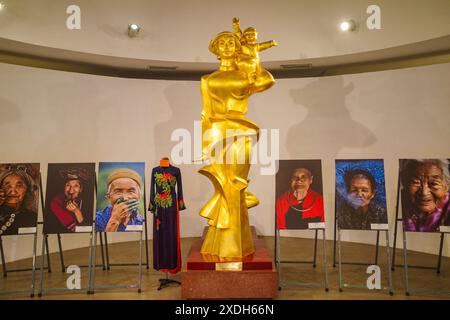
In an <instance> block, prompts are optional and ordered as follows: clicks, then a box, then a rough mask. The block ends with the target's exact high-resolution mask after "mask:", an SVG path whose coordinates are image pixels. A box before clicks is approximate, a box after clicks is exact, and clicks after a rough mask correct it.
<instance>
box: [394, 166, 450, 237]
mask: <svg viewBox="0 0 450 320" xmlns="http://www.w3.org/2000/svg"><path fill="white" fill-rule="evenodd" d="M449 176H450V175H449V161H448V159H423V160H420V159H401V160H400V177H401V184H402V211H403V226H404V228H405V230H406V231H413V232H439V227H440V226H445V225H447V226H448V224H449V215H450V214H449V212H450V199H449V198H450V196H449V194H450V193H449V182H450V180H449Z"/></svg>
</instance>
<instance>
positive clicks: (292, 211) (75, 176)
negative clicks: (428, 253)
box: [0, 159, 450, 235]
mask: <svg viewBox="0 0 450 320" xmlns="http://www.w3.org/2000/svg"><path fill="white" fill-rule="evenodd" d="M173 168H175V167H173ZM335 168H336V170H335V176H336V184H335V186H336V188H335V213H336V218H337V223H338V226H339V228H340V229H349V230H376V229H377V228H380V226H383V225H387V224H388V214H387V206H386V187H385V174H384V163H383V160H381V159H371V160H367V159H364V160H336V166H335ZM177 172H179V169H178V171H177ZM177 172H173V173H170V172H169V173H168V172H164V173H158V172H154V170H153V172H152V183H151V193H152V194H153V196H152V195H151V199H150V201H149V208H150V210H152V208H162V209H167V208H170V207H173V206H175V205H176V206H177V207H178V208H179V209H180V210H182V209H184V207H185V206H184V202H183V195H182V187H181V183H180V180H181V179H180V178H179V177H178V176H179V173H178V174H177ZM399 179H400V183H399V186H400V188H399V190H398V192H400V193H401V199H402V212H403V215H402V216H403V226H404V228H405V230H406V231H411V232H439V231H442V230H443V229H442V227H448V226H450V214H449V213H450V196H449V195H450V192H449V159H401V160H400V161H399ZM177 182H178V184H177ZM96 185H97V190H96V192H95V189H94V188H95V186H96ZM175 186H177V192H176V193H175V192H174V190H175ZM39 187H40V165H39V164H38V163H21V164H17V163H16V164H1V165H0V235H15V234H22V233H33V232H35V230H36V225H37V212H38V203H39ZM155 188H156V189H157V190H156V189H155ZM95 193H96V197H97V201H96V210H95V225H96V230H97V231H106V232H115V231H119V232H121V231H127V230H131V229H133V226H136V225H142V223H143V221H144V212H145V204H144V202H145V200H144V198H145V163H143V162H101V163H100V164H99V174H98V181H97V184H96V172H95V163H57V164H49V165H48V174H47V190H46V195H45V199H46V200H45V203H46V206H45V208H44V233H46V234H54V233H72V232H89V228H90V227H91V226H92V224H93V220H94V210H93V208H94V195H95ZM275 193H276V228H277V229H308V228H309V226H310V223H321V222H324V220H325V215H324V205H323V202H324V199H323V184H322V167H321V161H320V160H280V161H279V170H278V172H277V175H276V190H275ZM177 194H178V195H177ZM153 211H154V210H153ZM154 213H155V214H156V215H157V214H158V213H157V212H154ZM159 218H161V217H159ZM158 225H159V224H158V220H156V228H158Z"/></svg>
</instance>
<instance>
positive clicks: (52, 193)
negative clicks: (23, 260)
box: [44, 163, 95, 234]
mask: <svg viewBox="0 0 450 320" xmlns="http://www.w3.org/2000/svg"><path fill="white" fill-rule="evenodd" d="M94 177H95V163H50V164H49V165H48V170H47V187H46V190H47V191H46V201H45V203H46V204H48V205H46V208H45V210H44V233H45V234H55V233H72V232H80V231H81V230H83V228H79V227H84V226H92V223H93V215H94V213H93V209H94Z"/></svg>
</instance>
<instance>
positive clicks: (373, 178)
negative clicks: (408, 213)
mask: <svg viewBox="0 0 450 320" xmlns="http://www.w3.org/2000/svg"><path fill="white" fill-rule="evenodd" d="M335 201H336V216H337V220H338V225H339V228H340V229H344V230H376V229H377V227H376V226H375V225H380V224H382V225H385V224H387V223H388V218H387V208H386V187H385V178H384V162H383V160H380V159H374V160H336V200H335Z"/></svg>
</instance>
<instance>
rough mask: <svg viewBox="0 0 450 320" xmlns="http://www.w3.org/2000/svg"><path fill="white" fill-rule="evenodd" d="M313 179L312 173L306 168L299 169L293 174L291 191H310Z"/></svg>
mask: <svg viewBox="0 0 450 320" xmlns="http://www.w3.org/2000/svg"><path fill="white" fill-rule="evenodd" d="M312 180H313V177H312V175H311V172H310V171H309V170H308V169H305V168H298V169H295V170H294V171H293V172H292V176H291V190H292V192H295V191H308V190H309V186H310V185H311V183H312Z"/></svg>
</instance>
